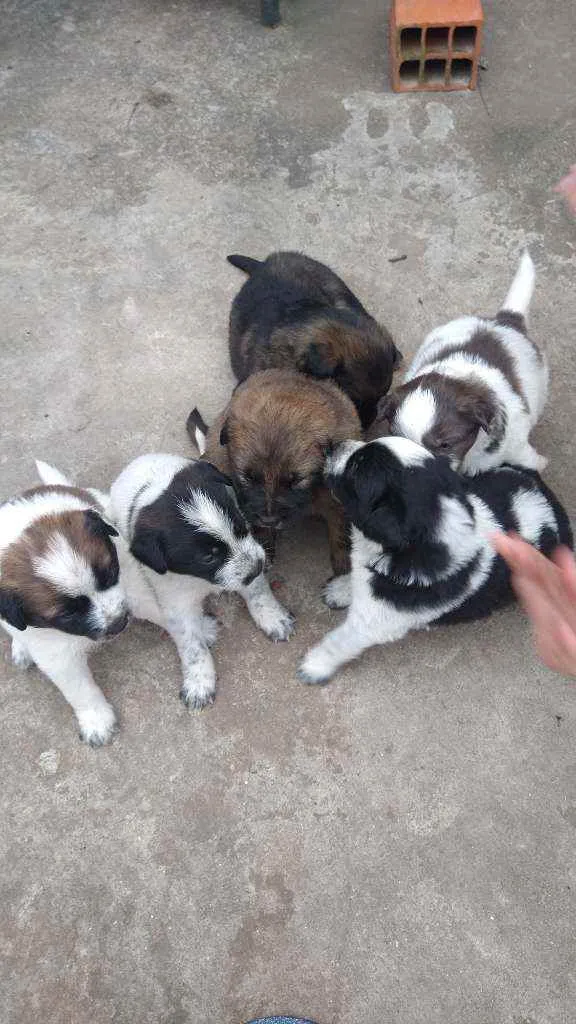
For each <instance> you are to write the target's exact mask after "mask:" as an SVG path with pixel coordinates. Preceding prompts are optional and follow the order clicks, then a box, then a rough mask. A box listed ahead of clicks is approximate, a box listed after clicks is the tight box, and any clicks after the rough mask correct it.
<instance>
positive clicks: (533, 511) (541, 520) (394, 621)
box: [299, 437, 572, 683]
mask: <svg viewBox="0 0 576 1024" xmlns="http://www.w3.org/2000/svg"><path fill="white" fill-rule="evenodd" d="M326 480H327V483H328V486H329V487H330V489H331V490H332V493H333V494H334V496H335V497H336V498H337V499H338V500H339V501H340V502H341V503H342V505H343V507H344V511H345V513H346V515H347V517H348V518H349V520H350V522H351V523H352V557H351V561H352V572H351V573H350V574H349V575H347V576H339V577H336V578H335V579H334V580H332V581H331V583H329V584H328V586H327V588H326V591H325V600H326V603H327V604H328V605H329V606H330V607H333V608H348V614H347V617H346V619H345V621H344V622H343V623H342V625H340V626H338V627H337V628H336V629H333V630H332V631H331V632H330V633H328V634H327V636H325V637H324V639H323V640H322V641H321V642H320V643H319V644H318V645H317V646H316V647H314V648H312V650H311V651H309V652H308V654H307V655H306V657H305V659H304V661H303V663H302V665H301V666H300V670H299V676H300V678H301V679H302V680H303V682H306V683H325V682H327V681H328V680H329V679H330V678H331V676H332V675H333V674H334V673H335V672H336V671H337V670H338V669H339V668H341V667H342V666H343V665H345V664H346V663H347V662H348V661H350V660H351V659H353V658H357V657H358V656H359V655H360V654H362V652H363V651H365V650H366V649H367V648H369V647H372V646H373V645H375V644H385V643H390V642H392V641H394V640H400V639H401V638H402V637H403V636H405V635H406V634H407V633H408V632H409V631H410V630H413V629H422V628H423V627H425V626H428V625H429V624H430V623H438V624H440V623H446V624H447V623H453V622H466V621H471V620H473V619H480V618H483V617H485V616H488V615H490V614H491V613H492V612H493V611H494V610H495V609H496V608H498V607H500V606H502V605H503V604H505V603H507V602H508V601H511V600H512V599H513V596H514V595H513V591H512V587H511V584H510V573H509V570H508V568H507V566H506V564H505V562H504V560H503V559H502V558H500V556H499V555H497V554H496V552H495V551H494V549H493V548H492V546H491V544H490V541H489V537H490V534H491V533H493V532H494V531H496V530H505V531H509V530H514V531H515V532H517V533H518V534H520V536H521V537H523V538H524V539H525V540H527V541H528V542H529V543H531V544H533V545H534V546H535V547H536V548H538V550H540V551H542V552H543V553H544V554H545V555H547V556H548V555H550V554H551V552H552V551H553V550H554V548H556V547H557V545H558V544H565V545H567V546H569V547H571V546H572V532H571V529H570V523H569V521H568V517H567V516H566V513H565V511H564V509H563V508H562V506H561V505H560V504H559V502H558V501H557V499H556V498H555V496H554V495H553V494H552V492H551V491H550V490H549V489H548V488H547V487H546V486H545V484H544V483H543V482H542V480H541V479H540V477H539V476H538V474H537V473H535V472H534V471H531V470H526V469H523V468H520V467H512V466H502V467H500V468H499V469H494V470H489V471H487V472H486V473H480V474H478V475H477V476H474V477H465V476H461V475H460V474H458V473H456V472H455V471H454V470H453V469H452V468H451V466H450V463H449V460H448V459H446V458H441V457H437V456H433V455H431V454H430V452H428V451H427V450H426V449H425V448H423V447H422V446H421V445H417V444H415V443H414V442H413V441H410V440H409V439H408V438H403V437H384V438H380V439H378V440H376V441H372V442H370V443H367V444H363V443H362V442H360V441H347V442H344V444H342V445H340V446H339V447H338V448H337V449H336V450H335V451H334V453H333V454H332V456H331V457H330V458H329V459H328V461H327V465H326Z"/></svg>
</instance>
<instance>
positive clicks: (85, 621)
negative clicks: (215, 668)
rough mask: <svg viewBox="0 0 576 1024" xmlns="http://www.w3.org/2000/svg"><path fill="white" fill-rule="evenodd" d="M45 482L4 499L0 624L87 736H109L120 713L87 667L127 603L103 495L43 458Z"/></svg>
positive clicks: (95, 741)
mask: <svg viewBox="0 0 576 1024" xmlns="http://www.w3.org/2000/svg"><path fill="white" fill-rule="evenodd" d="M37 467H38V472H39V475H40V479H41V480H42V481H43V485H42V486H40V487H34V488H32V489H31V490H28V491H25V492H24V493H23V494H21V495H20V496H19V497H16V498H13V499H12V500H11V501H8V502H6V503H5V504H4V505H2V506H0V625H2V627H3V628H4V629H5V630H6V632H7V633H9V635H10V636H11V637H12V660H13V661H14V664H16V665H18V666H19V667H21V668H28V667H29V666H31V665H32V664H35V665H37V666H38V668H39V669H40V670H41V671H42V672H44V674H45V675H47V676H48V678H49V679H51V680H52V682H53V683H54V684H55V686H57V687H58V689H59V690H60V692H61V693H62V695H63V696H64V697H65V698H66V700H67V701H68V703H69V704H70V705H71V706H72V708H73V710H74V713H75V715H76V718H77V720H78V724H79V726H80V736H81V739H83V740H84V741H85V742H86V743H90V744H91V745H92V746H99V745H100V744H102V743H107V742H108V741H109V740H110V739H111V738H112V735H113V733H114V731H115V728H116V715H115V713H114V709H113V708H112V707H111V705H110V704H109V703H108V701H107V700H106V698H105V697H104V695H103V693H102V692H101V691H100V689H99V688H98V686H97V685H96V683H95V682H94V679H93V678H92V673H91V672H90V669H89V667H88V657H89V655H90V654H91V653H92V652H93V651H94V650H95V649H96V647H97V643H98V641H100V640H103V639H105V638H107V637H111V636H116V635H117V634H118V633H121V632H122V630H123V629H124V627H125V626H126V625H127V623H128V604H127V600H126V596H125V593H124V590H123V587H122V582H121V580H120V579H119V564H118V557H117V553H116V548H115V546H114V543H113V541H112V539H111V538H112V537H115V536H117V534H116V530H115V529H114V528H113V527H112V526H110V524H109V523H107V522H106V520H105V518H103V515H104V504H105V501H106V498H105V496H104V495H100V494H99V493H98V492H97V491H92V490H90V491H88V490H81V489H80V488H77V487H73V486H72V485H71V484H70V483H69V481H68V480H67V479H66V478H65V477H63V476H62V475H61V474H60V473H58V471H57V470H55V469H53V468H52V467H50V466H48V465H46V463H43V462H38V463H37Z"/></svg>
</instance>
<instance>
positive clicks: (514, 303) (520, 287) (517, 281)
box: [502, 252, 536, 317]
mask: <svg viewBox="0 0 576 1024" xmlns="http://www.w3.org/2000/svg"><path fill="white" fill-rule="evenodd" d="M535 283H536V270H535V269H534V264H533V262H532V257H531V256H530V253H529V252H524V253H523V254H522V258H521V260H520V266H519V267H518V270H517V271H516V275H515V277H514V280H513V281H512V284H511V285H510V288H509V290H508V294H507V295H506V298H505V299H504V302H503V303H502V309H509V310H510V311H511V312H512V313H520V314H521V316H523V317H527V316H528V310H529V309H530V303H531V301H532V295H533V294H534V285H535Z"/></svg>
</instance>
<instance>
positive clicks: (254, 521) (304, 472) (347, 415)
mask: <svg viewBox="0 0 576 1024" xmlns="http://www.w3.org/2000/svg"><path fill="white" fill-rule="evenodd" d="M187 428H188V433H189V435H190V437H191V439H192V440H193V441H194V442H195V443H196V444H198V446H199V447H200V450H201V452H202V453H203V457H204V458H205V459H207V460H208V461H209V462H211V463H212V464H213V465H215V466H217V467H218V469H220V470H221V471H222V472H223V473H226V474H227V475H228V476H230V477H231V479H232V481H233V484H234V487H235V490H236V492H237V494H238V501H239V504H240V507H241V509H242V510H243V512H244V514H245V516H246V518H247V519H248V521H249V522H250V524H251V525H252V526H253V527H254V528H255V530H257V531H258V534H259V536H260V539H261V541H262V542H263V543H264V545H265V547H266V548H267V551H268V553H269V554H270V555H273V553H274V547H275V540H276V536H277V533H278V531H279V530H282V529H283V528H284V527H285V526H286V525H288V524H289V523H290V522H292V521H293V520H295V519H298V518H299V517H300V516H302V515H304V514H306V513H312V514H317V515H321V516H322V517H323V518H324V519H325V520H326V523H327V526H328V536H329V544H330V558H331V562H332V568H333V571H334V573H335V574H336V575H339V574H340V573H343V572H347V571H348V567H349V557H348V539H347V530H346V523H345V519H344V515H343V513H342V510H341V507H340V506H339V505H338V504H337V503H336V502H335V501H334V499H333V498H332V497H331V495H330V493H329V491H328V490H327V488H326V486H325V484H324V481H323V468H324V459H325V457H326V454H327V452H328V451H329V450H330V449H331V447H332V445H334V444H338V443H339V441H341V440H346V439H349V438H359V437H360V435H361V427H360V421H359V419H358V415H357V413H356V410H355V408H354V405H353V404H352V402H351V401H350V399H349V398H347V396H346V395H345V394H344V393H343V392H342V391H340V389H339V388H338V387H336V385H335V384H332V383H331V382H329V381H319V380H313V379H312V378H310V377H305V376H303V374H300V373H296V372H295V371H292V370H264V371H262V372H261V373H255V374H253V375H252V376H251V377H249V378H248V380H246V381H245V382H244V383H243V384H240V386H239V387H238V388H237V389H236V391H235V392H234V394H233V395H232V398H231V399H230V402H229V404H228V406H227V407H226V409H225V410H224V411H223V412H222V413H221V415H220V416H219V417H218V418H217V420H216V421H215V423H213V424H212V426H211V427H210V429H209V430H208V432H207V434H206V436H205V438H204V437H203V436H202V435H203V434H204V431H205V428H204V429H203V421H202V419H201V417H200V416H199V414H198V412H197V410H193V412H192V413H191V414H190V416H189V418H188V424H187Z"/></svg>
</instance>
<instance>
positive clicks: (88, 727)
mask: <svg viewBox="0 0 576 1024" xmlns="http://www.w3.org/2000/svg"><path fill="white" fill-rule="evenodd" d="M77 718H78V724H79V726H80V739H81V740H82V742H83V743H87V744H88V745H89V746H90V747H102V746H104V744H105V743H110V741H111V740H112V739H113V737H114V735H115V734H116V733H117V732H118V722H117V719H116V712H115V711H114V708H113V707H112V706H111V705H110V704H107V703H106V702H103V703H102V704H100V705H99V706H98V707H95V708H87V709H86V710H84V711H81V712H79V713H78V715H77Z"/></svg>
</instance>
